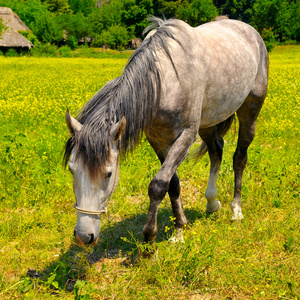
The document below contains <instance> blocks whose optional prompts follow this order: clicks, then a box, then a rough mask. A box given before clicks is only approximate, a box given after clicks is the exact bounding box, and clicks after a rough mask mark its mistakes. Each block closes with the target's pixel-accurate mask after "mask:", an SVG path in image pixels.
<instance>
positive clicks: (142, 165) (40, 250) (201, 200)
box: [0, 46, 300, 300]
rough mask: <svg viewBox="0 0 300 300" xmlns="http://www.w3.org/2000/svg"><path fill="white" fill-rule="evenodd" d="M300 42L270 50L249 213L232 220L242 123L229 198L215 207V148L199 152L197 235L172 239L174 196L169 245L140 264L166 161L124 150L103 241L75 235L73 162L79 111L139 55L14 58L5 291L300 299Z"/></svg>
mask: <svg viewBox="0 0 300 300" xmlns="http://www.w3.org/2000/svg"><path fill="white" fill-rule="evenodd" d="M299 50H300V48H299V46H281V47H277V48H275V49H274V50H273V51H272V52H271V54H270V76H269V91H268V96H267V99H266V101H265V104H264V106H263V109H262V111H261V114H260V116H259V118H258V122H257V132H256V137H255V139H254V142H253V143H252V145H251V147H250V149H249V155H248V165H247V167H246V169H245V172H244V181H243V191H242V197H243V204H244V205H243V214H244V219H243V220H242V221H241V222H236V223H231V222H230V218H231V210H230V202H231V200H232V197H233V168H232V156H233V153H234V150H235V146H236V138H237V134H235V130H234V128H233V130H232V131H230V132H229V133H228V134H227V135H226V137H225V140H226V141H225V147H224V157H223V162H222V165H221V171H220V175H219V180H218V197H219V200H220V201H221V203H222V209H221V210H220V211H219V212H218V213H217V214H214V215H206V213H205V204H206V200H205V197H204V192H205V188H206V185H207V181H208V174H209V159H208V156H207V155H205V156H204V157H203V158H202V159H201V160H200V161H198V162H197V164H195V162H194V161H193V160H191V159H189V158H188V159H186V160H185V161H184V163H183V164H182V165H181V166H180V168H179V177H180V179H181V182H182V199H183V204H184V208H185V212H186V216H187V218H188V220H189V223H188V225H187V226H186V228H185V230H184V238H185V243H177V244H169V243H168V238H169V237H170V236H171V235H172V232H173V228H174V225H173V221H174V220H173V218H172V212H171V207H170V202H169V200H168V198H167V197H166V199H164V201H163V202H162V204H161V206H160V211H159V215H158V226H159V233H158V236H157V238H156V245H157V248H158V253H157V256H156V257H155V258H153V259H145V260H142V259H141V260H138V261H134V259H133V258H134V257H135V256H136V254H137V251H138V248H139V247H140V246H141V242H142V229H143V226H144V223H145V220H146V213H147V211H148V205H149V200H148V196H147V188H148V184H149V182H150V180H151V178H152V177H153V176H154V175H155V173H156V172H157V171H158V169H159V162H158V159H157V158H156V156H155V154H154V153H153V150H152V149H151V148H150V147H149V145H148V144H147V142H146V141H145V140H142V141H141V144H140V145H139V146H138V147H137V149H136V150H135V151H134V153H133V154H132V155H129V156H128V157H125V158H123V159H122V161H121V166H120V172H121V174H120V180H119V185H118V187H117V190H116V192H115V193H114V196H113V198H112V200H111V202H109V203H108V214H107V215H102V216H101V224H102V229H101V234H100V238H99V242H98V244H97V245H96V246H95V247H94V248H80V247H79V246H77V245H76V243H75V241H74V237H73V230H74V226H75V224H76V212H75V210H74V208H73V205H74V202H75V199H74V194H73V190H72V177H71V174H70V173H69V172H68V170H66V169H65V168H64V167H63V165H62V157H63V147H64V143H65V142H66V140H67V138H68V131H67V127H66V125H65V119H64V116H65V112H66V109H67V108H68V109H70V111H71V113H72V114H74V113H75V112H76V111H77V110H78V109H79V108H80V107H81V106H82V105H83V104H84V103H85V102H86V101H88V100H89V99H90V98H91V97H92V96H93V94H94V93H95V92H96V91H97V90H99V89H100V88H101V87H102V86H103V85H104V84H105V83H106V82H107V81H108V80H110V79H112V78H115V77H117V76H119V75H120V74H121V73H122V70H123V68H124V66H125V64H126V61H127V59H128V57H124V56H123V57H120V58H118V57H116V58H103V59H99V58H97V59H92V58H91V59H87V58H33V57H19V58H5V57H0V66H1V70H0V120H1V122H0V141H1V143H0V299H76V300H78V299H191V300H196V299H299V298H300V231H299V228H300V196H299V195H300V194H299V182H300V143H299V139H300V122H299V119H300V51H299ZM236 128H238V124H236ZM199 143H200V140H199V141H197V142H196V144H199Z"/></svg>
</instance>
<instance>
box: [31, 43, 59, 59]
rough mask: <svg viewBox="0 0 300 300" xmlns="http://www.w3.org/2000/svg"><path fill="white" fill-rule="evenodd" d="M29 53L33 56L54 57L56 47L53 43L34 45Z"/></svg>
mask: <svg viewBox="0 0 300 300" xmlns="http://www.w3.org/2000/svg"><path fill="white" fill-rule="evenodd" d="M31 53H32V55H33V56H46V57H54V56H57V49H56V46H54V45H51V44H44V45H39V46H36V47H34V48H33V49H32V50H31Z"/></svg>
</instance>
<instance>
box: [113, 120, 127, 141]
mask: <svg viewBox="0 0 300 300" xmlns="http://www.w3.org/2000/svg"><path fill="white" fill-rule="evenodd" d="M125 128H126V119H125V117H124V115H122V117H121V120H120V121H119V122H118V123H116V124H114V125H113V126H112V128H111V130H110V134H111V136H112V137H113V140H114V142H115V141H118V140H120V139H121V137H122V135H123V133H124V131H125Z"/></svg>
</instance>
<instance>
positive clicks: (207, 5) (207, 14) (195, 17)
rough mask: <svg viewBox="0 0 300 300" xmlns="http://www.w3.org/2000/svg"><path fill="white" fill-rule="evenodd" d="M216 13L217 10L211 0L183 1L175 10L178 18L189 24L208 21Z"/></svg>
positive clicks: (195, 24) (193, 24) (196, 24)
mask: <svg viewBox="0 0 300 300" xmlns="http://www.w3.org/2000/svg"><path fill="white" fill-rule="evenodd" d="M217 15H218V10H217V8H216V7H215V6H214V4H213V2H212V0H193V1H192V2H190V3H189V2H188V1H185V2H184V3H183V5H182V6H180V7H179V8H178V10H177V12H176V17H177V18H178V19H181V20H184V21H186V22H187V23H189V24H190V25H191V26H198V25H201V24H203V23H206V22H209V21H211V20H212V19H214V18H215V17H216V16H217Z"/></svg>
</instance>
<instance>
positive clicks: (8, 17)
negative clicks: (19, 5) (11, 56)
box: [0, 7, 33, 49]
mask: <svg viewBox="0 0 300 300" xmlns="http://www.w3.org/2000/svg"><path fill="white" fill-rule="evenodd" d="M0 18H1V19H2V21H3V24H4V25H5V26H6V27H7V29H6V30H5V32H4V33H3V34H2V35H1V36H0V47H27V48H29V49H30V48H31V47H32V46H33V45H32V43H31V42H30V41H29V40H27V39H26V38H25V37H24V36H23V35H22V34H20V33H18V30H24V31H29V30H30V29H29V28H28V27H27V26H26V25H25V24H24V23H23V22H22V20H21V19H20V18H19V17H18V16H17V15H16V14H15V13H13V11H12V10H11V9H10V8H8V7H0Z"/></svg>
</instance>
